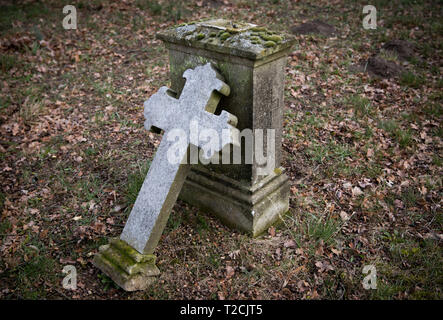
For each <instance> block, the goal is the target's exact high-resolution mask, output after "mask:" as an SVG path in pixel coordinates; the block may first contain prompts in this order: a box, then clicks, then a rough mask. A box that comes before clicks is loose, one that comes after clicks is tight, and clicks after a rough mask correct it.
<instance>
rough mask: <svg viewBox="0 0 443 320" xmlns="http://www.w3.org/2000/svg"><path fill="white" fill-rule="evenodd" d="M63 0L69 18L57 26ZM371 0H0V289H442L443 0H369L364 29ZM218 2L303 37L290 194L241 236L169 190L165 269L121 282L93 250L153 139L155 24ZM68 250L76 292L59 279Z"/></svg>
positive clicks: (129, 191)
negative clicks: (73, 26)
mask: <svg viewBox="0 0 443 320" xmlns="http://www.w3.org/2000/svg"><path fill="white" fill-rule="evenodd" d="M65 4H73V5H75V6H76V8H77V13H78V29H77V30H64V29H63V28H62V25H61V22H62V19H63V17H64V15H63V13H62V8H63V6H64V5H65ZM365 4H366V3H358V1H350V0H349V1H319V0H315V1H314V0H312V1H285V0H275V1H270V2H264V1H253V0H237V1H221V0H208V1H203V0H202V1H195V2H184V3H182V2H179V1H169V0H164V1H150V0H126V1H115V2H114V1H109V2H108V1H99V0H95V1H84V0H83V1H80V0H78V1H0V6H1V7H0V34H1V36H0V132H1V141H0V151H1V157H0V162H1V167H0V170H1V173H0V179H1V180H0V181H1V186H2V190H1V193H0V209H1V211H0V212H1V220H0V257H1V258H0V298H2V299H22V298H25V299H34V298H46V299H59V298H74V299H85V298H86V299H163V298H168V299H182V298H187V299H300V298H303V299H366V298H380V299H392V298H394V299H423V298H436V299H442V298H443V294H442V287H443V274H442V256H443V255H442V241H443V239H442V237H443V235H442V234H443V231H442V223H443V221H442V207H441V206H442V197H441V196H442V134H443V131H442V105H441V104H442V92H443V91H442V85H443V82H442V78H441V72H442V60H441V56H442V45H443V41H442V34H443V24H442V20H441V16H442V6H441V4H440V3H439V2H438V1H423V0H421V1H420V0H416V1H413V0H397V1H382V0H374V1H372V4H373V5H374V6H375V7H376V8H377V14H378V17H377V18H378V19H377V29H376V30H365V29H363V27H362V19H363V16H364V15H363V14H362V9H363V6H364V5H365ZM214 16H216V17H224V18H228V19H235V20H239V21H247V22H252V23H257V24H260V25H264V26H266V27H268V28H269V29H274V30H278V31H284V32H287V33H291V32H293V33H295V36H296V38H297V43H296V45H295V46H294V48H293V52H292V53H291V55H290V56H289V57H288V65H287V68H286V88H285V110H284V112H285V114H284V139H283V150H284V159H285V160H284V163H283V166H284V167H285V168H286V170H287V172H288V175H289V176H290V179H291V199H290V206H291V209H290V211H289V212H288V213H287V214H286V216H285V219H284V223H283V224H281V225H280V226H278V227H276V228H270V229H269V231H268V233H267V234H265V235H263V236H261V237H259V238H257V239H251V238H249V237H248V236H246V235H244V234H241V233H238V232H236V231H232V230H230V229H228V228H227V227H225V226H223V225H222V224H221V223H220V222H219V221H218V220H216V219H214V218H212V217H211V216H209V215H207V214H205V213H202V212H199V211H198V210H197V209H196V208H193V207H190V206H188V205H186V204H185V203H183V202H180V201H179V202H178V203H177V204H176V206H175V207H174V210H173V213H172V214H171V217H170V219H169V222H168V225H167V229H166V230H165V232H164V234H163V236H162V239H161V241H160V244H159V246H158V248H157V250H156V252H155V253H156V255H157V256H158V267H159V268H160V270H161V271H162V273H161V276H160V278H159V281H158V282H157V283H156V284H155V285H153V286H152V288H150V289H149V290H148V291H146V292H136V293H127V292H124V291H122V290H121V289H118V288H117V287H116V286H115V285H114V284H113V282H112V281H111V280H110V279H109V278H107V277H106V276H104V275H103V274H102V273H101V272H99V271H98V270H97V269H96V268H95V267H94V266H93V265H92V264H91V260H92V257H93V255H94V254H95V253H96V252H97V250H98V247H99V246H100V245H102V244H105V243H106V242H107V239H108V238H109V237H115V236H118V235H119V234H120V232H121V230H122V227H123V225H124V222H125V221H126V218H127V216H128V213H129V211H130V208H131V205H132V204H133V202H134V200H135V197H136V195H137V191H138V188H139V187H140V185H141V182H142V181H143V179H144V174H145V173H146V170H147V168H148V167H149V160H150V159H152V156H153V154H154V153H155V148H156V146H158V144H159V141H160V138H161V137H160V136H159V135H156V134H153V133H148V132H146V131H145V130H144V129H143V114H142V110H143V101H144V100H146V99H147V98H148V97H149V96H150V95H152V94H153V93H154V92H156V90H158V88H159V87H160V86H162V85H168V84H169V83H168V57H167V51H166V49H165V48H164V47H163V46H162V44H161V42H160V41H159V40H156V39H155V33H156V32H157V31H159V30H163V29H165V28H167V27H170V26H173V25H175V24H180V23H183V22H189V21H192V20H198V19H204V18H210V17H214ZM312 21H314V22H312ZM304 23H308V25H303V24H304ZM68 264H70V265H74V266H75V267H76V268H77V271H78V289H77V290H76V291H70V290H65V289H63V287H62V286H61V281H62V279H63V277H64V275H63V273H62V269H63V267H64V266H65V265H68ZM369 264H372V265H375V266H376V268H377V289H375V290H365V289H364V288H363V286H362V280H363V278H364V276H365V275H364V274H363V273H362V269H363V267H364V266H365V265H369Z"/></svg>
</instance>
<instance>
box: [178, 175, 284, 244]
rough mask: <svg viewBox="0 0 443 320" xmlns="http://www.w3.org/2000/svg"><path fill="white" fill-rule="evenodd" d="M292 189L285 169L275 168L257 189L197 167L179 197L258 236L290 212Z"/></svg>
mask: <svg viewBox="0 0 443 320" xmlns="http://www.w3.org/2000/svg"><path fill="white" fill-rule="evenodd" d="M289 187H290V185H289V181H288V177H287V176H286V175H285V174H284V173H283V169H282V168H277V169H275V170H274V172H273V173H272V174H270V175H268V176H267V177H266V178H264V179H262V180H260V181H259V182H258V183H256V184H254V185H253V186H247V185H244V184H242V183H240V182H238V181H236V180H234V179H230V178H228V177H226V176H224V175H220V174H217V173H214V172H212V171H209V170H207V169H204V168H201V167H193V168H192V170H191V171H190V173H189V174H188V177H187V179H186V181H185V184H184V186H183V188H182V191H181V193H180V196H179V198H180V199H182V200H184V201H185V202H187V203H189V204H191V205H194V206H196V207H198V208H200V209H201V210H202V211H209V212H211V213H213V214H215V215H216V216H217V217H218V218H220V220H222V222H224V223H225V224H226V225H228V226H230V227H233V228H235V229H238V230H240V231H243V232H246V233H248V234H250V235H252V236H253V237H255V236H258V235H259V234H260V233H262V232H264V231H266V230H267V229H268V228H269V227H270V226H271V225H272V224H274V223H276V222H277V221H278V220H279V219H280V217H281V216H282V215H283V214H284V213H286V212H287V211H288V210H289Z"/></svg>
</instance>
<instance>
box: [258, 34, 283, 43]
mask: <svg viewBox="0 0 443 320" xmlns="http://www.w3.org/2000/svg"><path fill="white" fill-rule="evenodd" d="M262 38H263V40H266V41H274V42H276V43H278V42H281V41H282V40H283V38H282V37H280V36H277V35H269V34H266V35H264V36H263V37H262Z"/></svg>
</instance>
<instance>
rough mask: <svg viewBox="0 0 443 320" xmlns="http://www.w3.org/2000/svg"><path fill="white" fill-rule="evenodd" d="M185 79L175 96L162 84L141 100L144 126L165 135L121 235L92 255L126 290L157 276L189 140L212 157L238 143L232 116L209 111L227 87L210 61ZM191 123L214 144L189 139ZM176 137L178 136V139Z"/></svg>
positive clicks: (185, 166) (185, 168)
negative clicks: (158, 256) (163, 236)
mask: <svg viewBox="0 0 443 320" xmlns="http://www.w3.org/2000/svg"><path fill="white" fill-rule="evenodd" d="M183 77H184V78H185V79H186V83H185V85H184V88H183V90H181V94H180V95H179V98H178V99H177V98H176V97H175V96H176V95H175V94H174V92H172V91H170V90H169V89H168V88H167V87H162V88H160V90H159V91H158V92H157V93H156V94H154V95H153V96H152V97H151V98H149V99H148V100H147V101H146V102H145V104H144V115H145V119H146V121H145V124H144V125H145V128H146V129H147V130H150V129H151V127H152V126H155V127H157V128H160V129H163V130H164V131H165V134H164V136H163V138H162V141H161V143H160V145H159V147H158V149H157V151H156V154H155V157H154V160H153V162H152V164H151V166H150V168H149V171H148V174H147V176H146V178H145V181H144V182H143V185H142V187H141V189H140V191H139V194H138V196H137V199H136V201H135V204H134V206H133V208H132V211H131V213H130V215H129V218H128V221H127V222H126V225H125V227H124V229H123V232H122V234H121V236H120V239H113V240H111V241H110V244H109V245H106V246H103V247H101V248H100V252H99V254H98V255H96V256H95V258H94V264H95V265H96V266H97V267H98V268H100V269H101V270H102V271H103V272H105V273H106V274H107V275H108V276H110V277H111V278H112V279H113V280H114V281H115V282H116V283H117V284H118V285H120V286H121V287H122V288H123V289H125V290H128V291H132V290H141V289H144V288H146V286H147V285H148V284H149V283H150V282H151V281H152V280H153V277H154V276H156V275H158V274H159V270H158V268H157V267H156V266H155V256H154V255H153V254H152V253H153V251H154V249H155V247H156V245H157V243H158V241H159V239H160V236H161V234H162V232H163V229H164V228H165V225H166V222H167V220H168V217H169V214H170V212H171V209H172V207H173V205H174V203H175V201H176V199H177V197H178V195H179V192H180V190H181V188H182V185H183V183H184V181H185V178H186V175H187V173H188V172H189V165H188V164H187V163H185V162H186V159H187V156H188V153H189V147H188V146H189V144H190V143H193V144H195V146H196V147H198V148H201V149H202V150H203V153H202V154H203V155H204V156H206V157H207V158H209V159H210V158H211V157H212V156H213V155H214V154H215V153H216V152H219V151H221V150H222V148H223V147H224V145H227V144H230V143H234V144H235V143H237V142H236V137H237V135H238V134H237V131H236V129H235V128H234V127H233V126H235V125H236V122H237V119H236V117H235V116H233V115H232V114H229V113H228V112H226V111H222V112H221V114H220V115H214V114H212V113H213V112H214V111H215V109H216V107H217V104H218V101H219V100H220V94H224V95H228V94H229V91H230V88H229V86H228V85H227V84H226V83H224V82H223V80H222V77H221V76H220V75H219V74H218V73H217V72H216V71H215V70H214V69H213V67H212V66H211V65H210V64H209V63H208V64H206V65H203V66H197V67H196V68H195V69H194V70H192V69H188V70H186V71H185V72H184V73H183ZM219 93H220V94H219ZM193 124H196V125H198V126H199V128H200V130H201V131H203V130H212V131H211V132H212V133H214V135H216V136H217V137H219V138H221V139H220V141H219V142H218V143H217V144H216V145H213V144H208V143H206V142H205V141H203V143H202V142H201V141H200V140H198V139H197V140H192V138H191V131H192V125H193ZM172 132H175V133H176V135H175V136H174V139H170V136H169V134H170V133H172ZM175 138H179V140H178V142H177V141H176V139H175Z"/></svg>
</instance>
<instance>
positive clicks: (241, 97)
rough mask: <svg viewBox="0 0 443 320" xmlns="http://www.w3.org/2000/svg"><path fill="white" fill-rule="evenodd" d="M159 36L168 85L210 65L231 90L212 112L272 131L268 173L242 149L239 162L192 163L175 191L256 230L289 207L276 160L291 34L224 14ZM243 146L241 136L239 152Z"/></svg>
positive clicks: (231, 223) (250, 230) (175, 86)
mask: <svg viewBox="0 0 443 320" xmlns="http://www.w3.org/2000/svg"><path fill="white" fill-rule="evenodd" d="M157 37H158V38H159V39H161V40H163V41H164V43H165V44H166V46H167V48H168V49H169V61H170V78H171V88H172V90H174V91H175V92H178V93H180V92H181V91H182V89H183V87H184V80H183V78H182V76H181V75H182V74H183V72H184V71H185V70H186V69H189V68H194V67H196V66H199V65H202V64H206V63H208V62H210V63H211V64H213V65H215V66H216V67H217V69H218V70H219V71H220V73H221V75H222V76H223V77H224V79H225V80H226V83H228V84H229V86H230V87H231V94H230V95H229V96H226V97H222V99H221V100H220V103H219V104H218V107H217V110H216V112H215V113H216V114H217V113H218V112H219V111H220V110H226V111H228V112H230V113H232V114H235V115H236V116H237V118H238V124H237V128H238V129H239V130H240V131H242V130H245V129H250V130H252V132H254V133H255V132H257V131H258V130H267V129H271V130H275V131H274V132H275V140H276V146H275V164H274V167H275V169H274V170H272V171H271V172H270V173H269V174H265V175H263V174H260V168H261V167H262V166H263V164H258V163H257V162H256V161H255V160H254V162H253V163H247V161H246V157H245V155H244V154H242V159H241V160H242V161H241V163H240V164H209V165H203V164H198V165H193V166H192V167H191V170H190V172H189V174H188V176H187V179H186V181H185V183H184V186H183V189H182V191H181V194H180V198H181V199H183V200H185V201H186V202H188V203H190V204H192V205H195V206H197V207H199V208H201V209H202V210H203V211H210V212H212V213H214V214H215V215H216V216H218V217H219V218H220V219H221V220H222V221H223V222H225V223H226V224H228V225H229V226H231V227H234V228H237V229H239V230H242V231H245V232H247V233H250V234H252V235H253V236H256V235H258V234H260V233H261V232H263V231H264V230H266V229H267V228H268V227H269V226H270V225H271V224H273V223H274V222H276V221H277V220H278V219H279V217H280V216H281V215H282V214H283V213H285V212H286V211H287V210H288V208H289V182H288V178H287V176H286V175H285V174H284V172H283V169H282V168H281V167H280V162H281V131H282V122H283V114H282V111H283V91H284V80H285V66H286V62H287V55H288V53H289V50H290V48H291V46H292V45H293V43H294V39H293V38H292V37H290V36H288V35H281V34H278V33H276V32H272V31H269V30H267V29H265V28H263V27H258V26H256V25H253V24H249V23H234V22H231V21H227V20H223V19H215V20H209V21H202V22H196V23H189V24H184V25H181V26H178V27H175V28H172V29H169V30H166V31H163V32H160V33H158V34H157ZM266 141H267V140H266ZM266 141H265V143H264V144H265V149H266V150H267V147H268V146H267V145H266ZM246 147H247V146H246V143H245V141H242V143H241V149H242V150H245V149H246ZM234 149H235V148H233V150H232V154H233V153H234V152H235V150H234ZM255 151H256V150H253V152H252V153H253V154H256V152H255ZM242 152H244V151H242Z"/></svg>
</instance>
